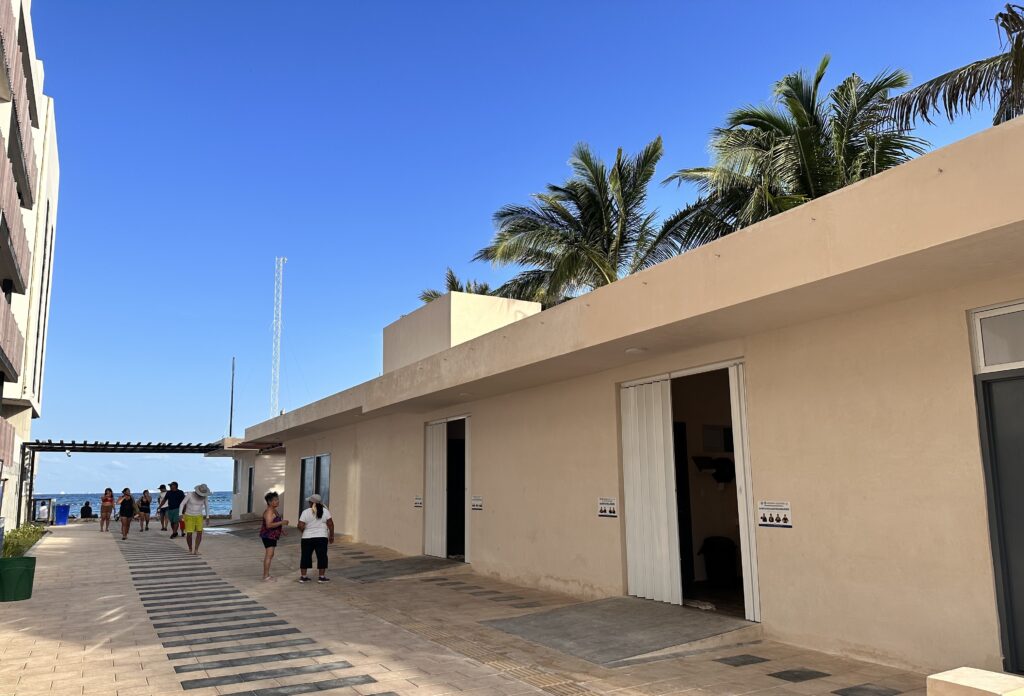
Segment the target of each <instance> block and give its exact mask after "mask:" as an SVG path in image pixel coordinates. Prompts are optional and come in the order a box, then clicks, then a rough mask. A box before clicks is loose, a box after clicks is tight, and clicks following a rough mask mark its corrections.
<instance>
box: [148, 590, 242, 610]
mask: <svg viewBox="0 0 1024 696" xmlns="http://www.w3.org/2000/svg"><path fill="white" fill-rule="evenodd" d="M240 594H242V593H241V592H240V591H238V590H217V591H216V592H213V591H211V592H175V593H174V594H165V595H161V598H162V599H177V600H179V601H180V600H183V599H198V598H199V597H225V596H227V595H240ZM142 606H144V607H155V606H157V605H156V604H154V603H152V602H148V603H147V602H143V603H142Z"/></svg>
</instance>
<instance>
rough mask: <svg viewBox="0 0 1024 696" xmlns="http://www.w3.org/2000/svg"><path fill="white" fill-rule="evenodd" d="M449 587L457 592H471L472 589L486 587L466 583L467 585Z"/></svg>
mask: <svg viewBox="0 0 1024 696" xmlns="http://www.w3.org/2000/svg"><path fill="white" fill-rule="evenodd" d="M448 589H451V590H455V591H456V592H469V591H470V590H482V589H484V588H482V587H480V586H479V585H466V586H465V587H450V588H448Z"/></svg>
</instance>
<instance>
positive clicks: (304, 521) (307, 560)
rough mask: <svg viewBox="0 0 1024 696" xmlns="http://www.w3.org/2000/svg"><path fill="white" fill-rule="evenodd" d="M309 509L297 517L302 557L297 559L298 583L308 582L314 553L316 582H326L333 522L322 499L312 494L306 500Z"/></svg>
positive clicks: (332, 539) (332, 538) (332, 541)
mask: <svg viewBox="0 0 1024 696" xmlns="http://www.w3.org/2000/svg"><path fill="white" fill-rule="evenodd" d="M306 502H308V503H309V507H308V508H306V509H305V510H303V511H302V514H301V515H299V530H300V531H301V532H302V541H301V542H300V544H301V548H302V555H301V557H300V559H299V582H310V578H308V577H306V571H307V570H309V569H310V568H312V567H313V554H314V553H316V571H317V574H318V575H319V577H318V578H317V582H327V581H328V580H330V578H328V577H327V545H328V544H333V543H334V520H332V519H331V511H330V510H328V509H327V508H325V507H324V501H323V498H321V497H320V496H319V495H317V494H316V493H314V494H313V495H311V496H309V497H308V498H306Z"/></svg>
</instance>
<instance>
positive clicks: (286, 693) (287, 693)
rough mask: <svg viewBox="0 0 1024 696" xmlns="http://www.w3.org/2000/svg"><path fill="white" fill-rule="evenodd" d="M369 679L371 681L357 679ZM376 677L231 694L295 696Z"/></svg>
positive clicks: (383, 694)
mask: <svg viewBox="0 0 1024 696" xmlns="http://www.w3.org/2000/svg"><path fill="white" fill-rule="evenodd" d="M362 679H368V680H369V681H355V680H362ZM376 681H377V680H376V679H374V678H373V677H370V676H367V675H363V676H361V677H344V678H342V679H329V680H327V681H322V682H313V683H311V684H296V685H295V686H270V687H267V688H266V689H256V690H255V691H243V692H241V693H238V694H232V695H231V696H295V694H312V693H315V692H317V691H332V690H334V689H344V688H346V687H349V686H358V685H359V684H373V683H376ZM372 696H398V694H396V693H395V692H394V691H384V692H380V693H376V694H373V695H372Z"/></svg>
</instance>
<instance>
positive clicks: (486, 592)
mask: <svg viewBox="0 0 1024 696" xmlns="http://www.w3.org/2000/svg"><path fill="white" fill-rule="evenodd" d="M470 594H471V595H473V596H474V597H487V596H489V595H500V594H501V593H500V592H498V591H497V590H481V591H480V592H470Z"/></svg>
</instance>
